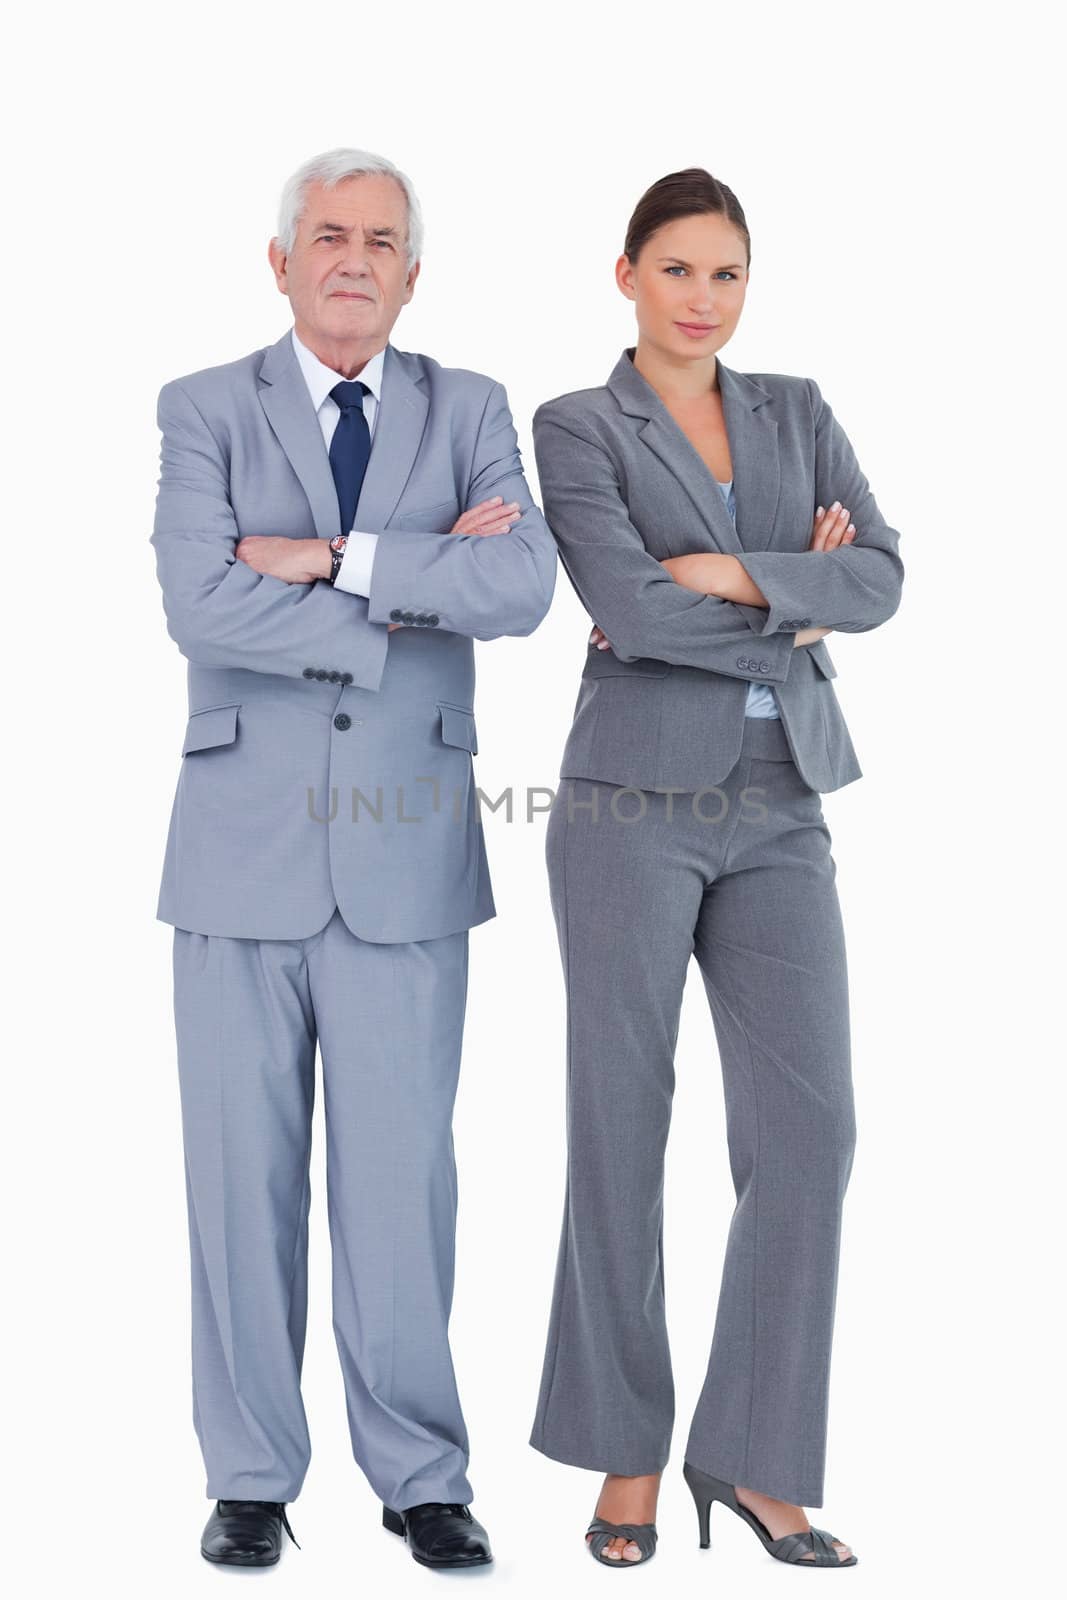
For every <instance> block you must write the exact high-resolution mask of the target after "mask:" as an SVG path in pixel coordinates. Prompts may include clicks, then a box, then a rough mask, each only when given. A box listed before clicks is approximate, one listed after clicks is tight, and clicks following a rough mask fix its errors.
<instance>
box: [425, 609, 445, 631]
mask: <svg viewBox="0 0 1067 1600" xmlns="http://www.w3.org/2000/svg"><path fill="white" fill-rule="evenodd" d="M440 620H441V619H440V617H439V616H438V615H437V612H436V611H431V612H430V615H429V616H428V617H427V618H426V621H427V623H428V624H429V626H430V627H431V628H436V626H437V624H438V623H439V622H440Z"/></svg>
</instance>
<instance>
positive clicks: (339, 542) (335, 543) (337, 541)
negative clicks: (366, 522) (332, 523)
mask: <svg viewBox="0 0 1067 1600" xmlns="http://www.w3.org/2000/svg"><path fill="white" fill-rule="evenodd" d="M347 543H348V540H347V538H346V537H345V535H344V534H343V533H336V534H334V536H333V538H332V539H331V540H330V549H331V550H343V549H344V547H345V545H346V544H347Z"/></svg>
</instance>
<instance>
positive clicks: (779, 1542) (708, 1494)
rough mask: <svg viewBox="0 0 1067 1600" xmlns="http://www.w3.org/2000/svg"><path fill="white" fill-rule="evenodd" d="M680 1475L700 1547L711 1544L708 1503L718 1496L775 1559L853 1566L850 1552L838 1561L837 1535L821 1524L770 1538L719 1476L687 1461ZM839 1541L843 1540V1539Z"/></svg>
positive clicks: (802, 1564)
mask: <svg viewBox="0 0 1067 1600" xmlns="http://www.w3.org/2000/svg"><path fill="white" fill-rule="evenodd" d="M682 1476H683V1477H684V1478H685V1481H686V1483H687V1484H688V1485H689V1488H690V1491H691V1492H692V1496H693V1499H694V1501H695V1502H696V1508H697V1518H698V1521H699V1524H700V1548H701V1549H702V1550H706V1549H707V1548H708V1546H709V1545H710V1544H711V1507H712V1503H713V1502H714V1501H715V1500H721V1501H722V1503H723V1505H724V1506H729V1508H730V1510H731V1511H735V1512H736V1513H737V1515H738V1516H739V1517H740V1518H741V1519H742V1521H744V1522H747V1523H748V1525H749V1527H750V1528H751V1529H752V1531H753V1533H754V1534H755V1535H756V1537H757V1538H758V1539H759V1541H760V1543H761V1544H762V1545H763V1548H764V1549H765V1550H766V1551H767V1552H768V1553H769V1554H770V1555H772V1556H774V1558H775V1560H776V1561H787V1562H789V1563H790V1565H791V1566H800V1567H854V1566H856V1564H857V1562H858V1560H859V1557H858V1556H855V1555H851V1556H849V1557H848V1558H847V1559H846V1560H844V1561H842V1559H841V1557H840V1556H839V1555H838V1553H837V1550H836V1549H835V1548H834V1540H835V1539H836V1538H837V1535H836V1534H834V1533H827V1531H826V1529H825V1528H807V1529H806V1530H805V1531H804V1532H802V1533H784V1534H783V1535H782V1537H781V1538H780V1539H774V1538H772V1537H771V1533H770V1530H769V1529H768V1528H765V1527H764V1525H763V1523H762V1522H761V1521H760V1519H759V1518H758V1517H757V1516H756V1514H755V1512H754V1511H750V1510H749V1508H748V1507H747V1506H743V1505H742V1504H741V1502H740V1500H738V1498H737V1494H736V1493H735V1490H734V1486H733V1484H730V1483H724V1482H723V1480H722V1479H721V1478H713V1477H712V1476H711V1475H710V1473H707V1472H701V1470H700V1468H699V1467H694V1466H692V1465H691V1464H690V1463H689V1462H688V1461H687V1462H686V1463H685V1465H684V1466H683V1468H682ZM840 1542H841V1543H844V1541H843V1540H842V1541H840ZM809 1555H810V1556H811V1557H812V1559H811V1560H810V1561H809V1560H808V1559H807V1557H808V1556H809Z"/></svg>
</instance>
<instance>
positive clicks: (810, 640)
mask: <svg viewBox="0 0 1067 1600" xmlns="http://www.w3.org/2000/svg"><path fill="white" fill-rule="evenodd" d="M855 537H856V524H855V523H854V522H852V521H850V519H849V513H848V508H847V507H846V506H843V505H842V504H841V502H840V500H835V501H834V503H833V505H832V506H831V507H830V509H829V510H828V511H827V510H826V509H825V508H824V507H823V506H819V507H818V509H817V511H816V512H815V521H814V524H813V526H812V534H811V544H810V546H809V549H811V550H836V549H838V548H839V546H841V545H843V544H851V543H852V541H853V539H854V538H855ZM687 559H688V558H687V557H685V556H668V557H667V558H666V559H665V560H663V561H661V562H660V566H662V567H665V568H666V569H667V571H668V572H669V573H670V574H671V576H672V577H673V578H674V581H675V582H676V583H678V582H680V581H681V578H682V575H683V572H684V570H685V568H684V563H685V561H686V560H687ZM693 587H694V588H696V587H698V586H697V585H696V584H694V585H693ZM702 592H704V593H707V592H709V591H708V590H707V589H703V590H702ZM832 632H833V629H832V628H802V629H801V630H800V632H799V633H798V634H797V636H796V638H795V639H794V641H793V646H794V648H796V646H797V645H805V644H814V643H815V641H816V639H821V638H823V637H824V636H825V635H826V634H828V633H832ZM589 643H590V644H591V645H595V646H596V648H597V649H598V650H610V649H611V642H610V640H608V639H607V638H606V636H605V634H604V630H603V629H602V628H598V627H596V626H594V628H593V631H592V633H591V634H590V635H589Z"/></svg>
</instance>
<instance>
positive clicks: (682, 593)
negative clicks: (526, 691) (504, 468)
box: [534, 379, 904, 682]
mask: <svg viewBox="0 0 1067 1600" xmlns="http://www.w3.org/2000/svg"><path fill="white" fill-rule="evenodd" d="M808 389H809V394H810V398H811V403H812V411H813V416H814V420H815V492H816V495H817V496H818V497H819V499H820V500H821V501H822V503H823V504H824V505H829V504H830V502H831V497H832V496H833V497H835V498H839V499H840V501H841V502H842V503H843V504H844V505H845V506H847V507H848V508H849V509H850V510H851V515H852V520H853V522H854V524H855V530H856V531H855V536H854V538H850V539H848V540H844V539H841V540H840V542H839V543H838V544H837V547H836V548H833V549H831V548H819V547H818V544H816V547H814V548H812V549H810V550H806V551H796V552H793V551H774V550H767V551H753V552H751V553H748V552H746V553H745V554H743V555H740V556H733V555H719V554H711V553H708V554H693V555H688V556H680V557H672V558H670V559H669V560H668V561H665V562H660V561H657V559H656V558H655V557H654V556H653V555H651V554H650V553H649V552H648V550H647V549H646V548H645V544H644V541H643V539H642V538H641V535H640V533H639V532H638V530H637V528H636V527H635V526H634V524H633V523H632V522H631V521H630V518H629V515H628V512H627V507H626V502H625V499H624V497H623V494H622V490H621V486H620V483H619V478H618V473H617V471H616V468H615V464H614V461H613V460H612V457H611V455H610V453H609V452H608V451H607V450H606V449H605V447H604V445H603V444H602V443H601V442H600V441H599V440H597V439H595V438H594V437H593V436H592V434H591V433H590V432H589V431H588V428H587V424H586V422H585V420H584V419H583V418H582V417H580V416H578V415H576V414H575V412H574V411H573V410H571V411H569V412H566V413H562V412H560V411H556V410H554V409H553V407H552V406H550V407H541V408H539V410H538V411H537V413H536V414H535V416H534V449H535V452H536V458H537V470H538V476H539V478H540V483H541V495H542V502H543V505H544V509H545V515H546V517H547V519H548V522H549V525H550V526H551V528H552V531H553V533H554V534H555V537H556V541H557V543H558V545H559V550H560V558H561V560H562V562H563V565H564V568H565V570H566V572H567V575H568V577H569V578H570V580H571V582H572V584H573V585H574V588H575V590H576V591H577V593H578V596H579V598H580V599H581V601H582V603H583V605H584V606H585V608H586V610H587V611H588V612H589V614H590V616H592V617H594V618H595V619H596V622H597V624H598V625H599V628H600V630H602V632H603V634H604V635H605V636H606V638H607V639H609V640H610V642H611V648H612V650H613V651H614V653H615V655H616V656H617V657H618V658H619V660H620V661H634V660H637V659H638V658H639V657H642V656H649V657H652V658H654V659H656V660H660V661H669V662H674V663H677V664H679V665H682V666H694V667H701V668H703V669H704V670H706V671H713V672H721V673H724V674H725V675H727V676H729V677H735V678H744V679H747V680H749V681H762V682H765V681H767V680H768V679H769V680H770V681H772V682H783V681H784V680H785V678H786V676H787V674H788V671H789V665H790V662H791V660H792V650H793V647H794V644H795V643H796V642H797V635H798V632H799V628H800V624H801V623H803V624H804V626H805V627H806V626H807V625H808V624H809V623H814V624H816V625H817V626H820V627H828V628H836V629H837V630H839V631H840V632H843V633H863V632H866V631H868V630H869V629H871V628H876V627H878V626H879V624H880V623H882V622H885V621H886V620H887V619H888V618H889V617H891V616H892V615H893V613H894V612H895V611H896V609H897V607H898V605H899V604H900V595H901V586H902V582H903V573H904V567H903V563H902V561H901V560H900V557H899V555H898V553H897V546H898V541H899V535H898V533H897V531H896V529H894V528H891V527H889V525H888V524H887V523H886V521H885V519H884V517H883V516H882V514H881V512H880V511H879V509H878V506H877V503H876V501H875V498H874V496H873V494H872V493H871V490H870V486H869V484H868V482H867V479H866V478H865V477H864V475H863V473H862V471H861V470H860V467H859V463H858V462H857V460H856V456H855V453H854V451H853V449H852V446H851V444H850V443H849V440H848V438H847V436H846V434H845V432H844V430H843V428H842V427H841V425H840V423H839V422H838V421H837V419H836V417H834V415H833V412H832V411H831V409H830V407H829V405H828V404H827V403H826V401H825V400H824V399H823V397H822V395H821V393H820V392H819V389H818V386H817V384H816V383H815V382H814V381H813V380H811V379H809V380H808ZM553 406H554V403H553ZM754 636H758V637H759V641H760V643H759V646H758V650H757V657H758V660H757V659H756V658H754V657H753V654H752V648H753V645H754V642H755V641H754Z"/></svg>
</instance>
